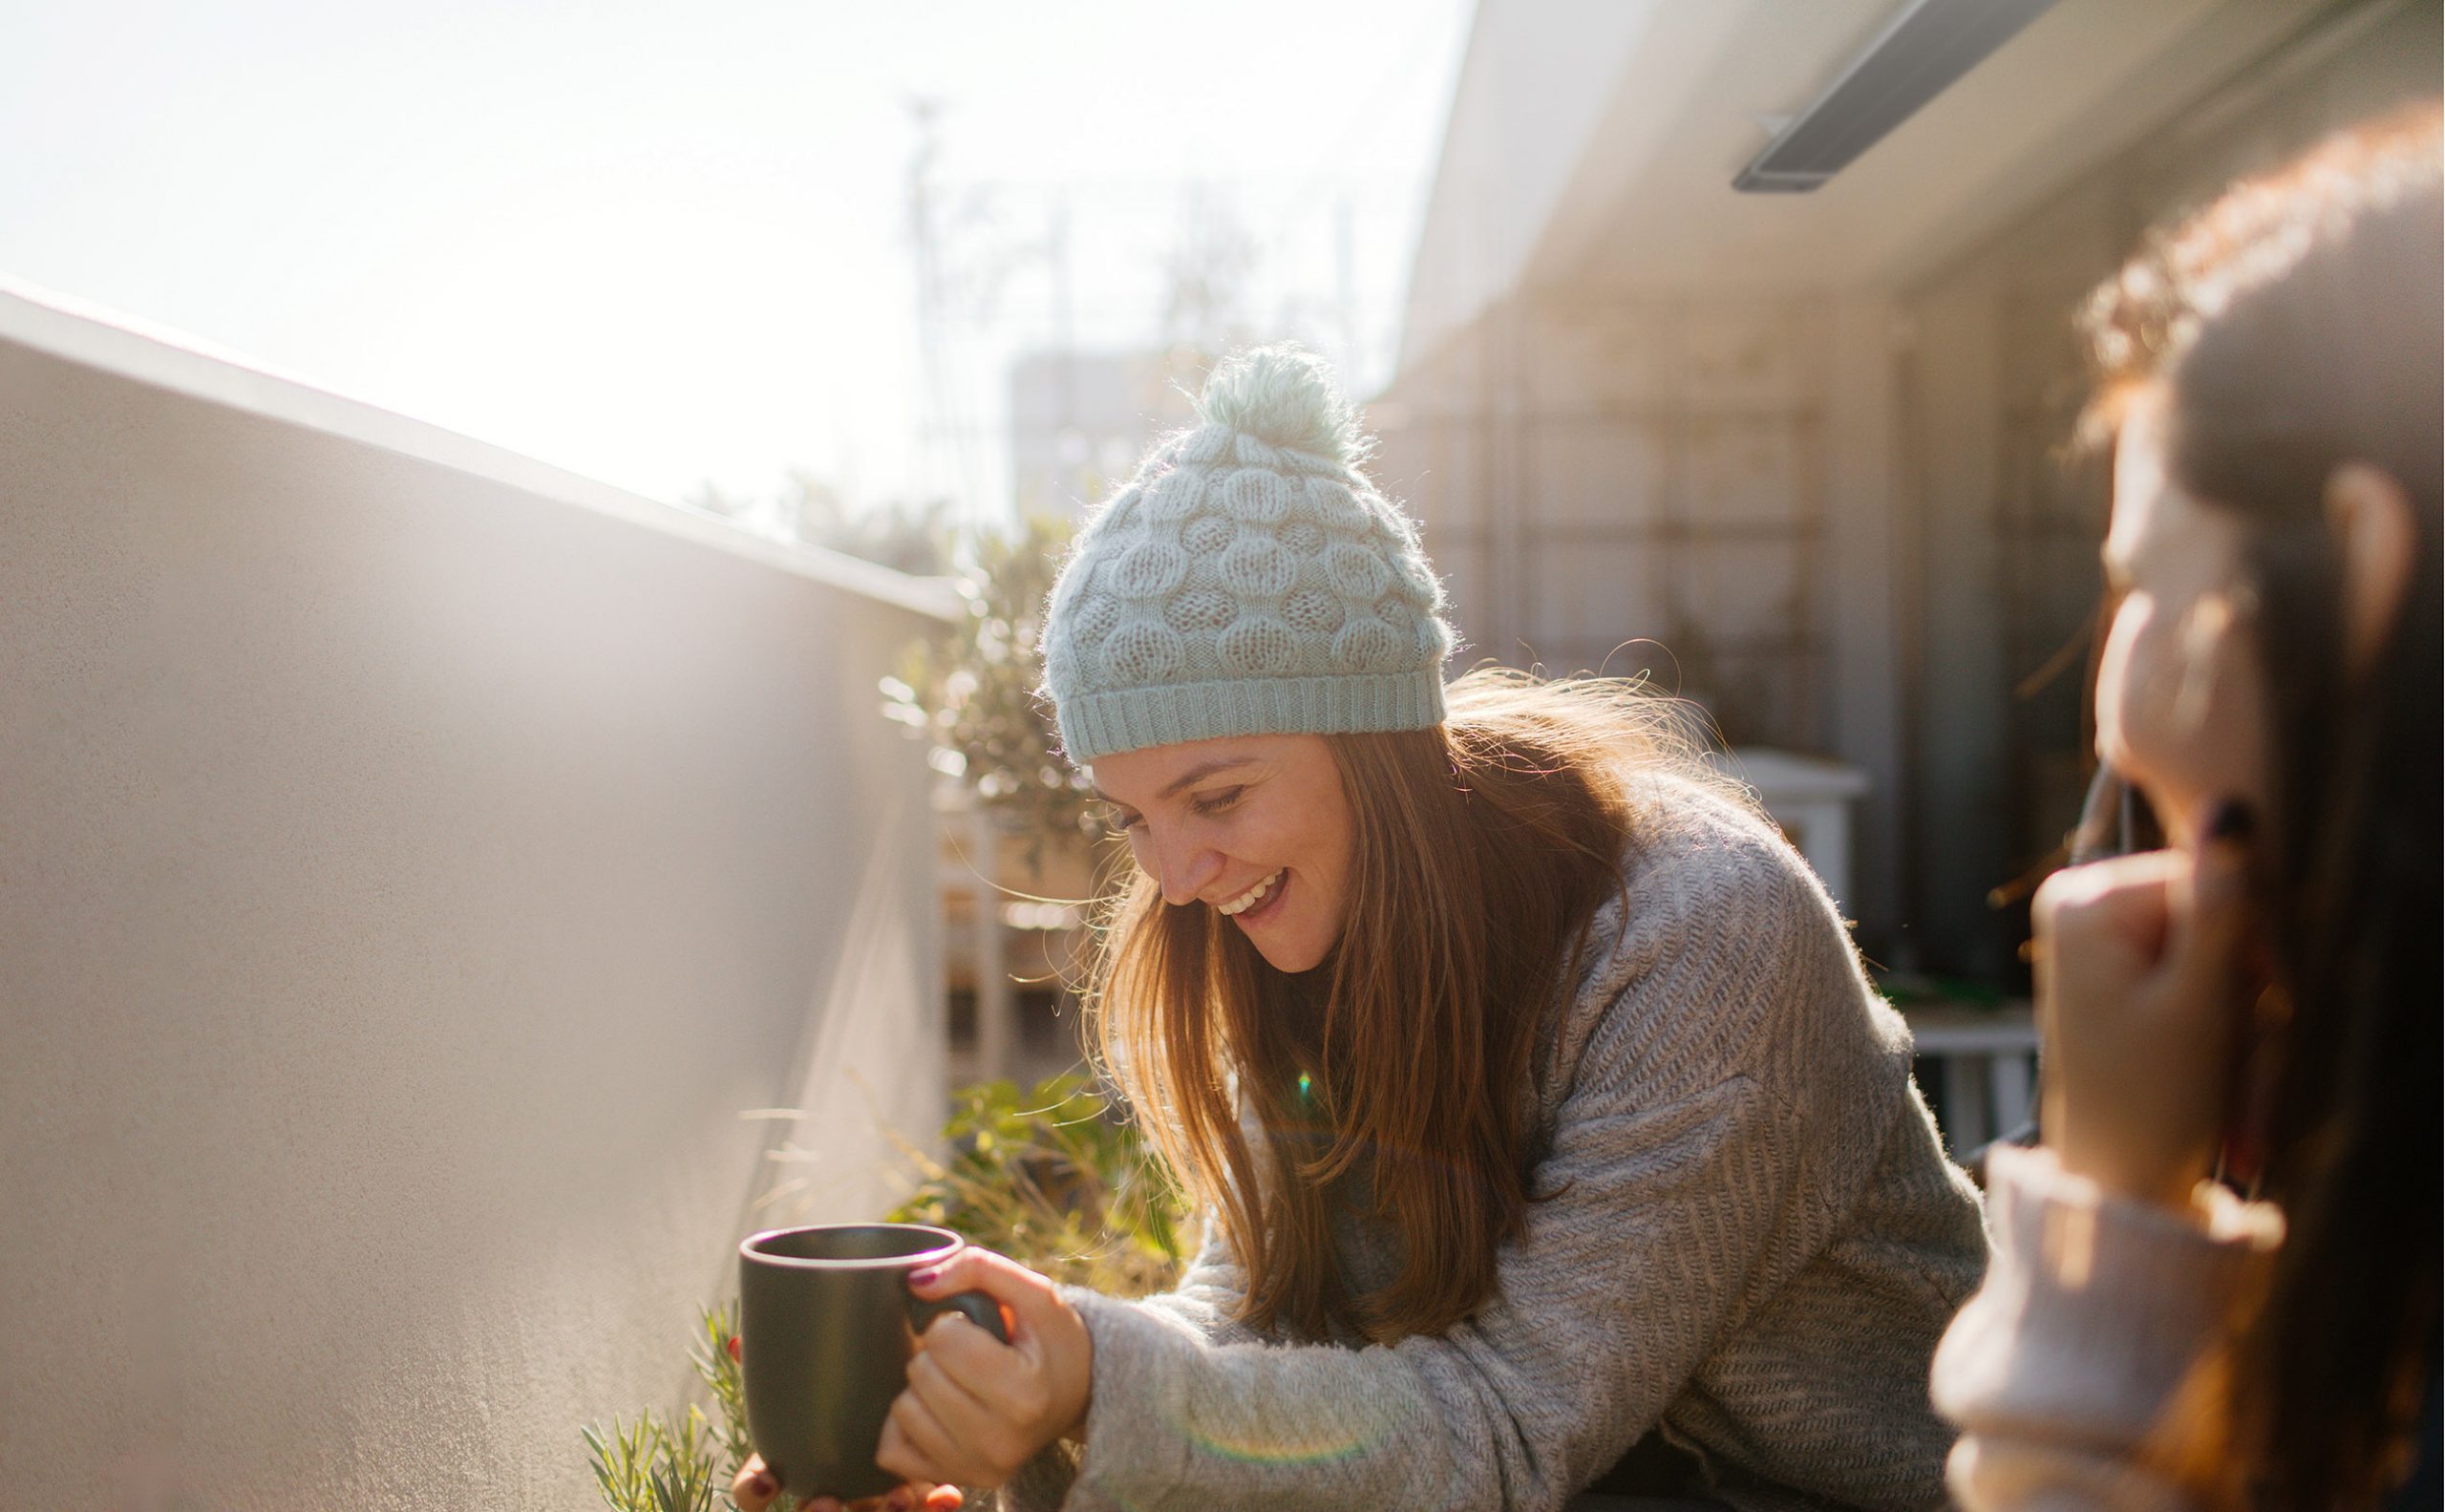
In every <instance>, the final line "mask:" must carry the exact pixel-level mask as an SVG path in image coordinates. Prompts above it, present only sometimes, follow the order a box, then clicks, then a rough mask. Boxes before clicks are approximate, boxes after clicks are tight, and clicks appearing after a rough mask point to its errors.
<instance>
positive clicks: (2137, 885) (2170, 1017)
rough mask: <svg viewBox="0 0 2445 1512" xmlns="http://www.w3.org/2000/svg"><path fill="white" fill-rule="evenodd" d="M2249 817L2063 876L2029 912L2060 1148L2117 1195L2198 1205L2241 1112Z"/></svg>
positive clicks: (2227, 811)
mask: <svg viewBox="0 0 2445 1512" xmlns="http://www.w3.org/2000/svg"><path fill="white" fill-rule="evenodd" d="M2248 827H2249V826H2248V822H2247V817H2246V813H2245V811H2243V810H2241V809H2239V808H2238V807H2236V806H2233V805H2227V806H2226V807H2225V808H2224V809H2223V810H2222V811H2221V812H2220V813H2219V815H2218V816H2217V818H2216V819H2215V820H2212V821H2211V822H2210V823H2208V824H2206V825H2204V826H2202V828H2201V831H2200V832H2199V840H2198V841H2197V845H2198V849H2197V850H2196V851H2195V852H2192V851H2181V850H2164V851H2150V852H2147V853H2145V854H2142V855H2137V856H2120V857H2115V858H2114V859H2113V860H2110V861H2100V862H2092V863H2090V864H2088V865H2085V866H2074V867H2071V868H2069V869H2067V870H2064V871H2059V872H2056V873H2055V874H2054V875H2053V876H2052V877H2051V878H2049V879H2047V882H2046V884H2045V885H2044V886H2043V887H2040V888H2039V889H2038V892H2037V897H2036V899H2035V901H2034V902H2033V904H2032V905H2031V908H2030V915H2031V923H2032V925H2033V928H2034V948H2033V950H2032V952H2031V957H2032V961H2033V964H2034V966H2035V969H2036V977H2037V1022H2038V1030H2039V1033H2041V1034H2042V1035H2043V1036H2044V1039H2045V1074H2046V1090H2045V1105H2044V1109H2043V1113H2042V1122H2043V1124H2044V1127H2045V1131H2046V1142H2047V1144H2048V1145H2049V1146H2050V1147H2051V1148H2052V1149H2053V1150H2054V1152H2055V1155H2056V1158H2057V1159H2059V1160H2060V1161H2062V1163H2063V1168H2064V1169H2065V1170H2067V1171H2071V1172H2073V1173H2075V1174H2077V1175H2081V1176H2085V1177H2088V1178H2089V1179H2090V1180H2092V1181H2094V1182H2096V1183H2097V1184H2098V1185H2099V1186H2101V1187H2103V1188H2104V1189H2105V1190H2107V1191H2108V1192H2111V1193H2113V1194H2115V1195H2116V1196H2122V1197H2134V1198H2139V1199H2141V1200H2144V1201H2148V1202H2154V1203H2165V1204H2168V1205H2172V1206H2187V1205H2188V1203H2189V1201H2190V1192H2191V1188H2192V1187H2193V1186H2195V1185H2197V1184H2198V1182H2199V1180H2200V1178H2201V1177H2203V1176H2205V1175H2207V1174H2208V1170H2209V1167H2210V1165H2211V1163H2212V1161H2214V1159H2215V1154H2216V1147H2217V1143H2218V1140H2219V1138H2220V1137H2221V1135H2222V1131H2223V1128H2224V1125H2225V1121H2226V1116H2227V1113H2228V1109H2229V1104H2230V1102H2231V1100H2232V1095H2233V1085H2234V1079H2235V1077H2234V1069H2235V1058H2236V1055H2237V1054H2238V1052H2239V1048H2240V1045H2241V1042H2242V1029H2243V1021H2244V1015H2245V1013H2246V1012H2247V997H2246V990H2247V988H2248V986H2249V984H2250V977H2249V973H2248V972H2247V971H2245V970H2244V969H2243V961H2242V955H2243V947H2244V943H2245V941H2246V938H2247V930H2248V927H2249V921H2250V901H2249V886H2248V878H2247V856H2246V853H2245V841H2246V838H2247V830H2248Z"/></svg>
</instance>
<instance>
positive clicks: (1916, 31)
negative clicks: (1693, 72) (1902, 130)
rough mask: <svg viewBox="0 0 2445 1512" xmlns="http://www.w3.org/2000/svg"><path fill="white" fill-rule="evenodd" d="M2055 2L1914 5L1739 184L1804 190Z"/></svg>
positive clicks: (1766, 190) (1779, 136) (1978, 0)
mask: <svg viewBox="0 0 2445 1512" xmlns="http://www.w3.org/2000/svg"><path fill="white" fill-rule="evenodd" d="M2052 4H2054V0H1911V3H1910V4H1908V5H1905V6H1903V8H1902V11H1901V13H1900V14H1898V15H1896V16H1895V17H1894V18H1893V19H1892V20H1891V21H1889V22H1887V23H1886V24H1885V28H1884V30H1883V31H1882V32H1878V33H1877V37H1876V40H1875V41H1873V42H1871V43H1869V44H1868V45H1867V48H1866V49H1865V51H1863V52H1861V53H1860V55H1859V56H1858V57H1855V58H1853V59H1852V60H1851V64H1850V67H1848V68H1846V69H1844V70H1842V72H1841V75H1839V77H1837V78H1836V79H1835V80H1834V82H1833V84H1832V85H1830V86H1828V87H1827V89H1826V91H1825V93H1823V94H1821V95H1819V96H1817V98H1816V99H1815V100H1813V101H1811V102H1810V103H1809V106H1808V108H1807V109H1806V110H1803V111H1801V112H1800V113H1799V114H1798V115H1797V116H1796V117H1793V118H1792V120H1791V123H1790V124H1789V125H1787V126H1785V127H1783V129H1782V130H1781V131H1779V132H1776V133H1775V139H1774V140H1773V141H1770V142H1768V143H1767V144H1766V150H1765V151H1763V152H1761V153H1759V154H1758V155H1757V156H1756V157H1755V158H1754V159H1753V160H1751V161H1750V164H1749V166H1748V167H1746V168H1743V169H1741V170H1740V177H1739V178H1737V179H1734V180H1733V181H1732V186H1733V188H1735V189H1738V190H1741V191H1743V192H1745V193H1749V194H1806V193H1807V192H1808V191H1810V190H1811V189H1814V188H1816V187H1817V186H1818V184H1820V183H1823V182H1824V181H1826V180H1828V179H1831V178H1832V177H1834V176H1835V175H1836V174H1838V173H1839V172H1841V171H1842V170H1843V169H1844V168H1845V167H1847V166H1849V164H1850V162H1851V160H1852V159H1854V158H1857V157H1858V156H1859V155H1860V154H1861V153H1863V152H1865V151H1867V150H1868V149H1869V148H1870V147H1873V146H1875V145H1876V144H1877V143H1878V142H1879V141H1880V140H1882V138H1883V137H1884V134H1885V133H1886V132H1889V131H1891V130H1892V129H1893V128H1894V127H1896V126H1899V125H1901V124H1902V123H1903V121H1905V120H1908V119H1909V118H1910V117H1912V116H1913V115H1915V114H1917V113H1918V110H1919V107H1920V106H1922V105H1924V104H1925V103H1927V101H1929V100H1931V99H1933V98H1935V97H1936V96H1939V95H1941V94H1943V93H1944V92H1945V86H1947V85H1949V84H1950V83H1952V81H1953V80H1954V79H1957V78H1959V77H1961V76H1962V75H1964V74H1967V73H1968V72H1969V71H1970V70H1971V69H1973V68H1976V67H1977V66H1978V61H1979V59H1981V58H1983V57H1985V56H1986V55H1987V54H1988V53H1992V52H1994V51H1995V50H1996V49H1997V48H1999V47H2002V46H2003V45H2004V44H2005V43H2007V42H2009V41H2010V40H2011V39H2012V34H2013V33H2014V32H2018V31H2020V29H2021V28H2023V27H2025V26H2027V25H2029V24H2030V22H2031V21H2034V20H2036V19H2037V17H2038V15H2039V14H2040V13H2041V12H2042V11H2045V10H2046V9H2047V8H2048V7H2049V6H2052Z"/></svg>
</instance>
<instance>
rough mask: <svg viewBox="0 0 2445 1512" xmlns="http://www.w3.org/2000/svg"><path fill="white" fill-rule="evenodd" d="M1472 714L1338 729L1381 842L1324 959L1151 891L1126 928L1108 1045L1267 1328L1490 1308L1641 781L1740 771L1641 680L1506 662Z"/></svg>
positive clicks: (1115, 940) (1117, 922) (1113, 952)
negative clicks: (1277, 952) (1699, 756)
mask: <svg viewBox="0 0 2445 1512" xmlns="http://www.w3.org/2000/svg"><path fill="white" fill-rule="evenodd" d="M1447 701H1448V705H1449V713H1448V717H1447V719H1446V721H1445V722H1444V723H1443V724H1441V725H1437V726H1435V727H1432V728H1429V729H1425V730H1418V731H1410V732H1404V733H1400V734H1392V735H1332V736H1329V737H1327V738H1328V739H1329V741H1330V743H1331V746H1332V750H1333V754H1334V757H1335V759H1336V761H1337V763H1338V765H1339V767H1340V771H1341V778H1342V783H1343V787H1344V790H1345V792H1346V793H1347V794H1348V795H1349V798H1350V808H1351V812H1352V815H1353V818H1354V828H1355V841H1354V846H1355V853H1354V855H1353V858H1352V865H1351V871H1350V903H1349V913H1348V917H1347V918H1346V919H1345V920H1344V922H1343V926H1342V931H1341V936H1340V939H1339V942H1338V943H1337V944H1336V946H1335V947H1334V948H1333V951H1332V953H1331V955H1330V956H1329V959H1328V960H1327V962H1326V963H1325V964H1324V965H1322V966H1320V967H1318V968H1317V969H1314V970H1312V971H1308V972H1303V973H1300V974H1299V975H1296V976H1292V975H1286V974H1285V973H1283V972H1281V971H1278V970H1275V969H1273V968H1272V967H1271V966H1270V965H1268V964H1267V963H1266V962H1265V959H1264V958H1263V957H1262V956H1261V955H1259V954H1258V953H1257V951H1256V949H1255V948H1253V947H1252V946H1250V945H1249V944H1248V943H1247V941H1246V939H1245V938H1244V936H1243V935H1242V934H1241V933H1240V931H1239V930H1238V929H1236V928H1233V927H1231V926H1230V925H1229V923H1228V922H1227V921H1225V920H1223V918H1221V916H1219V915H1218V914H1216V913H1215V911H1214V910H1213V909H1211V908H1208V907H1204V906H1202V905H1194V904H1193V905H1185V906H1177V907H1176V906H1173V905H1168V904H1166V903H1164V902H1163V899H1162V895H1161V889H1160V887H1159V885H1157V884H1155V883H1154V882H1153V881H1152V880H1151V879H1148V878H1145V877H1142V876H1141V877H1138V878H1137V879H1136V880H1135V881H1134V882H1133V883H1132V884H1129V885H1128V886H1127V887H1126V888H1125V889H1124V890H1122V891H1120V892H1118V893H1117V894H1116V896H1115V898H1114V900H1113V903H1112V905H1111V908H1110V912H1109V914H1108V916H1107V918H1106V920H1105V929H1104V936H1103V948H1102V951H1101V953H1100V956H1099V958H1098V960H1097V963H1096V969H1095V980H1094V986H1093V990H1092V992H1091V994H1090V996H1089V1000H1088V1001H1089V1007H1090V1012H1091V1013H1092V1015H1093V1022H1094V1023H1095V1034H1096V1042H1097V1044H1098V1047H1099V1051H1100V1058H1101V1060H1102V1062H1103V1064H1104V1067H1105V1069H1106V1072H1107V1074H1108V1075H1111V1076H1112V1077H1113V1078H1114V1079H1115V1080H1116V1081H1117V1082H1118V1083H1119V1084H1120V1086H1121V1087H1122V1089H1123V1090H1124V1092H1126V1093H1127V1094H1128V1096H1129V1099H1130V1102H1131V1103H1132V1105H1133V1107H1134V1108H1135V1109H1136V1111H1137V1116H1138V1117H1139V1118H1140V1119H1141V1121H1142V1122H1143V1123H1144V1125H1145V1126H1146V1129H1147V1132H1148V1134H1149V1136H1150V1137H1151V1138H1152V1139H1153V1140H1154V1141H1155V1143H1156V1144H1157V1146H1158V1147H1159V1149H1160V1150H1161V1151H1162V1153H1163V1154H1164V1155H1165V1156H1166V1157H1167V1158H1168V1159H1169V1160H1170V1161H1171V1162H1172V1165H1173V1167H1174V1169H1176V1170H1178V1171H1180V1172H1181V1173H1182V1175H1183V1176H1184V1178H1185V1179H1186V1180H1187V1182H1188V1183H1189V1185H1190V1187H1191V1189H1192V1193H1193V1195H1194V1196H1195V1197H1197V1198H1198V1199H1199V1200H1200V1201H1201V1203H1206V1204H1209V1205H1210V1207H1211V1210H1212V1211H1213V1212H1214V1214H1215V1216H1216V1218H1217V1220H1218V1221H1219V1222H1220V1224H1221V1225H1222V1226H1223V1232H1224V1234H1225V1236H1226V1237H1227V1238H1228V1240H1229V1241H1230V1243H1231V1245H1232V1247H1233V1248H1234V1249H1235V1250H1236V1251H1237V1252H1238V1254H1239V1257H1240V1259H1241V1262H1242V1264H1243V1266H1244V1267H1245V1271H1246V1275H1247V1290H1246V1302H1245V1313H1246V1317H1247V1319H1248V1321H1250V1322H1252V1323H1254V1324H1256V1325H1257V1326H1259V1327H1261V1328H1265V1329H1267V1330H1276V1329H1279V1330H1283V1331H1289V1332H1291V1333H1294V1334H1297V1335H1300V1336H1305V1337H1308V1338H1326V1337H1329V1336H1331V1335H1332V1334H1333V1332H1334V1331H1335V1330H1336V1329H1347V1330H1350V1331H1354V1332H1356V1333H1358V1334H1360V1335H1362V1336H1364V1337H1367V1338H1369V1339H1371V1340H1375V1341H1377V1342H1390V1341H1392V1340H1394V1339H1399V1338H1402V1337H1405V1336H1408V1335H1411V1334H1417V1333H1435V1332H1440V1331H1444V1330H1446V1329H1449V1328H1450V1327H1452V1326H1453V1325H1454V1324H1456V1323H1457V1322H1459V1321H1460V1320H1461V1319H1463V1318H1465V1317H1466V1316H1468V1314H1469V1313H1470V1312H1472V1311H1473V1310H1476V1309H1477V1307H1478V1305H1479V1304H1480V1303H1482V1302H1483V1301H1484V1300H1485V1299H1486V1298H1487V1296H1488V1295H1489V1294H1490V1293H1491V1291H1492V1290H1493V1288H1494V1282H1495V1251H1496V1248H1497V1246H1499V1245H1500V1244H1501V1243H1502V1242H1503V1241H1504V1240H1506V1239H1508V1238H1511V1237H1513V1236H1514V1235H1516V1234H1517V1233H1519V1231H1520V1226H1521V1224H1522V1222H1523V1219H1524V1217H1525V1214H1526V1211H1527V1207H1528V1203H1529V1202H1530V1201H1531V1193H1530V1190H1529V1177H1530V1173H1531V1170H1532V1168H1533V1166H1534V1164H1535V1161H1536V1156H1537V1152H1536V1151H1535V1150H1534V1149H1533V1148H1532V1145H1533V1143H1534V1141H1535V1137H1536V1130H1535V1129H1534V1128H1533V1127H1532V1124H1533V1121H1534V1092H1535V1078H1536V1076H1537V1075H1538V1073H1539V1071H1540V1068H1539V1067H1538V1066H1537V1064H1536V1057H1537V1050H1538V1043H1539V1035H1538V1030H1539V1027H1540V1025H1541V1022H1542V1021H1543V1018H1544V1015H1545V1013H1546V1012H1547V1011H1548V1009H1549V1008H1551V1007H1552V1006H1553V1001H1554V999H1555V997H1556V995H1557V994H1558V993H1559V992H1561V991H1563V990H1566V989H1567V987H1568V985H1569V984H1570V983H1572V982H1573V981H1575V979H1576V976H1577V972H1578V963H1579V957H1580V954H1581V948H1582V945H1583V943H1584V933H1585V928H1586V925H1587V922H1588V920H1589V917H1590V916H1591V915H1592V914H1593V913H1594V911H1595V909H1596V907H1597V905H1599V904H1600V903H1602V902H1603V901H1604V899H1605V896H1606V895H1607V894H1608V892H1609V891H1612V890H1615V889H1618V888H1619V886H1620V878H1621V867H1622V863H1623V860H1624V851H1625V847H1626V845H1628V844H1629V843H1631V842H1632V840H1633V831H1634V828H1635V812H1636V810H1635V805H1634V801H1633V799H1634V789H1635V786H1636V783H1637V780H1638V775H1639V774H1640V773H1643V772H1654V771H1658V770H1666V769H1669V770H1673V771H1677V772H1681V773H1685V774H1688V775H1690V776H1691V777H1695V778H1696V779H1698V780H1702V781H1715V780H1716V779H1714V778H1712V777H1708V776H1707V775H1706V774H1707V769H1706V768H1705V767H1704V766H1703V765H1702V764H1701V763H1700V762H1698V761H1697V760H1696V759H1695V758H1694V756H1693V752H1694V750H1695V746H1694V743H1693V742H1692V741H1691V740H1690V739H1689V738H1688V737H1687V736H1686V735H1685V734H1684V729H1685V727H1684V725H1683V724H1682V722H1681V721H1680V719H1679V717H1678V714H1677V706H1676V705H1674V704H1673V703H1672V702H1671V701H1670V700H1667V699H1663V698H1660V697H1656V696H1654V695H1651V694H1648V693H1644V692H1640V691H1639V690H1638V689H1636V688H1634V687H1630V686H1627V685H1624V684H1620V683H1608V682H1602V681H1598V680H1593V679H1588V680H1573V681H1568V682H1552V683H1544V682H1539V681H1536V680H1534V679H1532V678H1528V677H1526V676H1523V675H1521V674H1518V673H1506V672H1502V671H1478V672H1473V673H1471V674H1469V675H1468V676H1466V677H1463V678H1462V679H1460V680H1459V681H1458V682H1456V683H1455V684H1454V685H1453V686H1452V688H1451V690H1450V691H1449V695H1448V700H1447ZM1243 1118H1245V1121H1246V1123H1247V1124H1249V1125H1253V1127H1254V1128H1255V1130H1256V1131H1257V1134H1258V1138H1259V1139H1260V1140H1261V1141H1262V1145H1263V1152H1262V1158H1261V1157H1260V1154H1259V1152H1258V1150H1256V1149H1254V1148H1252V1147H1251V1143H1250V1140H1249V1138H1248V1133H1247V1129H1246V1127H1244V1123H1243ZM1339 1204H1349V1205H1350V1206H1351V1207H1352V1208H1354V1209H1355V1210H1356V1211H1359V1212H1362V1213H1364V1214H1367V1215H1368V1216H1370V1217H1371V1219H1373V1220H1374V1221H1377V1222H1380V1223H1382V1224H1384V1225H1387V1226H1388V1227H1389V1231H1390V1233H1391V1234H1392V1235H1393V1236H1394V1237H1395V1238H1396V1239H1397V1241H1398V1244H1399V1248H1400V1259H1401V1267H1400V1269H1399V1271H1398V1274H1397V1275H1396V1276H1395V1277H1394V1278H1393V1280H1392V1281H1390V1282H1389V1283H1388V1284H1385V1285H1383V1286H1381V1287H1378V1288H1373V1289H1364V1290H1363V1289H1361V1288H1358V1287H1356V1286H1355V1285H1353V1283H1352V1281H1351V1280H1350V1277H1348V1276H1347V1275H1346V1274H1345V1271H1344V1268H1343V1267H1342V1265H1341V1263H1340V1260H1339V1258H1338V1257H1337V1255H1336V1253H1335V1250H1334V1246H1333V1240H1332V1230H1331V1218H1332V1214H1333V1212H1334V1210H1335V1208H1336V1206H1337V1205H1339Z"/></svg>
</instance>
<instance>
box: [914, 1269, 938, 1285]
mask: <svg viewBox="0 0 2445 1512" xmlns="http://www.w3.org/2000/svg"><path fill="white" fill-rule="evenodd" d="M942 1279H943V1272H942V1267H939V1266H937V1267H928V1268H926V1269H924V1270H918V1271H912V1272H910V1274H909V1277H908V1284H909V1285H910V1286H912V1287H930V1286H932V1285H933V1284H934V1283H935V1282H937V1281H940V1280H942Z"/></svg>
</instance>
